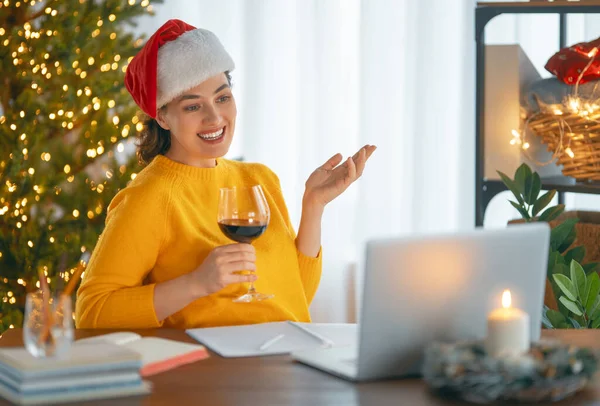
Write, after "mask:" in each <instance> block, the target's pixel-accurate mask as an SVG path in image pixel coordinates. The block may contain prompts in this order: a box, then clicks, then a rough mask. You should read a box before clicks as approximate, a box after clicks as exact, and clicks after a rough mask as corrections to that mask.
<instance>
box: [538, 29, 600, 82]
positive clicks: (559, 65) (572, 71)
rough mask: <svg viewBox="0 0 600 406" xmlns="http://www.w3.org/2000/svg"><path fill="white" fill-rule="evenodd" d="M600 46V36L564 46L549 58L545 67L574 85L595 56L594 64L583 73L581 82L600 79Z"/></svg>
mask: <svg viewBox="0 0 600 406" xmlns="http://www.w3.org/2000/svg"><path fill="white" fill-rule="evenodd" d="M599 48H600V38H598V39H595V40H594V41H590V42H582V43H579V44H575V45H573V46H570V47H568V48H563V49H561V50H560V51H558V52H557V53H555V54H554V55H553V56H552V57H551V58H550V59H549V60H548V62H547V63H546V66H545V68H546V69H547V70H548V71H549V72H550V73H552V74H554V75H555V76H556V77H557V78H558V79H560V80H562V81H563V82H565V83H566V84H568V85H574V84H576V83H577V79H578V78H579V76H580V75H581V73H582V72H584V69H585V67H586V66H587V64H588V63H590V60H591V59H592V58H593V59H594V60H593V62H592V64H591V65H590V67H589V68H587V70H585V72H584V73H583V76H582V78H581V81H580V82H579V84H582V83H586V82H590V81H592V80H597V79H600V53H599V52H598V50H599Z"/></svg>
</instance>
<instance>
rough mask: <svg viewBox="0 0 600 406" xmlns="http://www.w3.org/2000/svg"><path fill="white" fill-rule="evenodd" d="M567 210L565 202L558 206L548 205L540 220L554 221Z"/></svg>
mask: <svg viewBox="0 0 600 406" xmlns="http://www.w3.org/2000/svg"><path fill="white" fill-rule="evenodd" d="M563 211H565V205H564V204H557V205H556V206H552V207H548V208H547V209H546V210H545V211H544V212H543V213H542V214H541V215H540V221H552V220H554V219H555V218H557V217H558V216H560V215H561V214H562V212H563Z"/></svg>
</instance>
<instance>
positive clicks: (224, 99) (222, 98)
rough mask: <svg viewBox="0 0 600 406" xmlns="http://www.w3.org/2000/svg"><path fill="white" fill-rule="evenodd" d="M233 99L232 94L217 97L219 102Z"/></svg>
mask: <svg viewBox="0 0 600 406" xmlns="http://www.w3.org/2000/svg"><path fill="white" fill-rule="evenodd" d="M230 99H231V96H221V97H219V98H218V99H217V101H218V102H219V103H227V102H228V101H229V100H230Z"/></svg>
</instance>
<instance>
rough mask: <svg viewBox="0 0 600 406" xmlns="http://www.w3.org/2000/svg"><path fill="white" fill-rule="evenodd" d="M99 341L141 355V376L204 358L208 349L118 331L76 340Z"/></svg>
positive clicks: (83, 342) (86, 342)
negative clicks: (116, 345)
mask: <svg viewBox="0 0 600 406" xmlns="http://www.w3.org/2000/svg"><path fill="white" fill-rule="evenodd" d="M99 342H110V343H113V344H118V345H120V346H123V347H126V348H129V349H130V350H133V351H135V352H137V353H138V354H140V355H141V357H142V367H141V369H140V374H141V375H142V376H143V377H146V376H150V375H154V374H157V373H159V372H163V371H167V370H170V369H173V368H175V367H178V366H180V365H184V364H189V363H191V362H195V361H199V360H202V359H205V358H207V357H208V356H209V354H208V351H206V348H205V347H204V346H202V345H198V344H190V343H182V342H180V341H175V340H168V339H166V338H158V337H142V336H140V335H139V334H136V333H132V332H118V333H110V334H104V335H100V336H95V337H90V338H83V339H80V340H77V341H76V344H77V345H78V346H82V345H92V344H95V343H99Z"/></svg>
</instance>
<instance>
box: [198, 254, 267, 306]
mask: <svg viewBox="0 0 600 406" xmlns="http://www.w3.org/2000/svg"><path fill="white" fill-rule="evenodd" d="M255 270H256V251H255V250H254V247H253V246H252V245H250V244H230V245H223V246H221V247H217V248H215V249H213V250H212V251H211V252H210V254H208V256H207V257H206V259H205V260H204V262H202V264H201V265H200V266H199V267H198V268H196V269H195V270H194V271H193V272H192V273H191V274H190V278H191V283H192V289H193V292H194V296H196V297H202V296H208V295H210V294H212V293H215V292H218V291H220V290H221V289H224V288H225V287H227V286H229V285H231V284H234V283H244V282H254V281H255V280H256V279H257V276H256V275H255V274H254V273H252V274H250V275H240V274H239V273H237V272H239V271H255Z"/></svg>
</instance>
